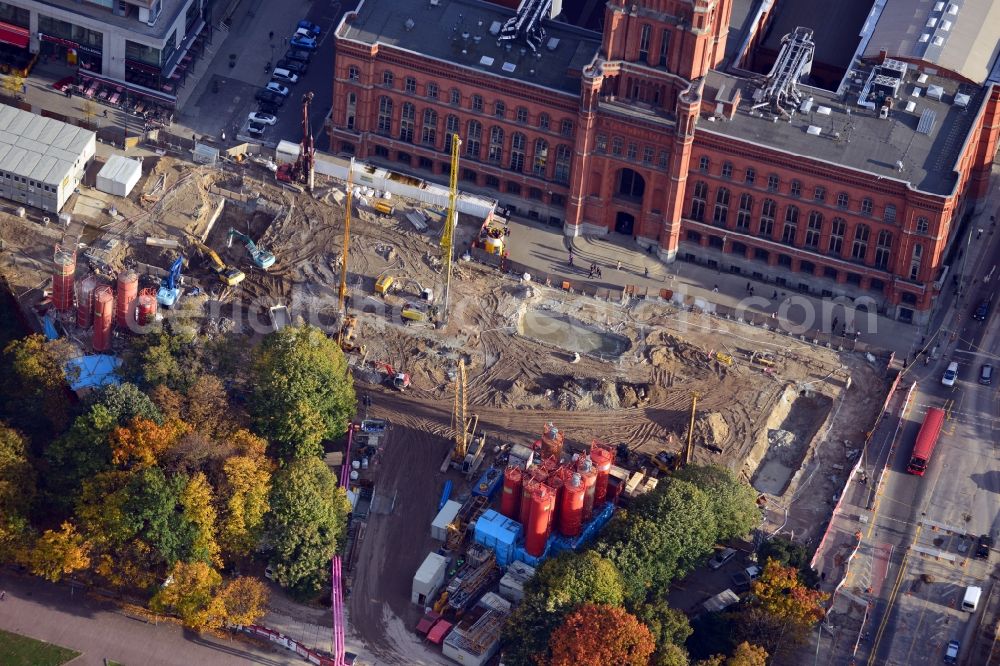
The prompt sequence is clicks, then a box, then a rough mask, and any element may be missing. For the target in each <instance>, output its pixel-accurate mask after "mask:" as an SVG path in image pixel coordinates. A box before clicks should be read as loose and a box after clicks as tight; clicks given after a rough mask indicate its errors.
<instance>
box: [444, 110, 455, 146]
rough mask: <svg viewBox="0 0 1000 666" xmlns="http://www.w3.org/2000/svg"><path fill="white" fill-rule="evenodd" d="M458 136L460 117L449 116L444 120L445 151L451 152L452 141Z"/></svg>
mask: <svg viewBox="0 0 1000 666" xmlns="http://www.w3.org/2000/svg"><path fill="white" fill-rule="evenodd" d="M456 134H458V116H448V117H447V118H445V119H444V151H445V152H446V153H450V152H451V140H452V138H453V137H454V136H455V135H456Z"/></svg>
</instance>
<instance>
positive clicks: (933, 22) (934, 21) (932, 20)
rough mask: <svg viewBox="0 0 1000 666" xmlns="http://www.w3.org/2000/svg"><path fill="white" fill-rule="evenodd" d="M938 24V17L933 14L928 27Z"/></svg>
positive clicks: (928, 21) (928, 20)
mask: <svg viewBox="0 0 1000 666" xmlns="http://www.w3.org/2000/svg"><path fill="white" fill-rule="evenodd" d="M936 25H937V19H936V18H934V17H933V16H932V17H931V18H929V19H927V27H928V28H933V27H934V26H936Z"/></svg>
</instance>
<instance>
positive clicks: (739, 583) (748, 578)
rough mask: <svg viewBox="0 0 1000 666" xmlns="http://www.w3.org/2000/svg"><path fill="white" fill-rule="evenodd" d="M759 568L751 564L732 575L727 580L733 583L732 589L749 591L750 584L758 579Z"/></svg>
mask: <svg viewBox="0 0 1000 666" xmlns="http://www.w3.org/2000/svg"><path fill="white" fill-rule="evenodd" d="M760 574H761V568H760V567H759V566H757V565H756V564H751V565H750V566H748V567H747V568H746V569H744V570H743V571H739V572H737V573H734V574H733V575H732V576H730V577H729V579H730V580H731V581H732V582H733V587H735V588H736V589H737V590H746V589H749V587H750V583H752V582H754V581H755V580H757V579H758V578H760Z"/></svg>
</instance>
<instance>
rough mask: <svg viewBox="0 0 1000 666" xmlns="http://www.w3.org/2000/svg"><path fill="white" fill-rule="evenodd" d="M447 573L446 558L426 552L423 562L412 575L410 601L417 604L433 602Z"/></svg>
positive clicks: (425, 604) (424, 604)
mask: <svg viewBox="0 0 1000 666" xmlns="http://www.w3.org/2000/svg"><path fill="white" fill-rule="evenodd" d="M447 574H448V558H447V557H445V556H444V555H438V554H437V553H427V557H426V558H424V562H423V564H421V565H420V568H419V569H417V573H416V574H415V575H414V576H413V588H412V591H411V592H410V601H411V602H413V603H415V604H417V605H418V606H427V605H429V604H431V603H433V601H434V599H435V597H437V594H438V592H439V591H440V590H441V586H442V585H443V584H444V580H445V577H446V576H447Z"/></svg>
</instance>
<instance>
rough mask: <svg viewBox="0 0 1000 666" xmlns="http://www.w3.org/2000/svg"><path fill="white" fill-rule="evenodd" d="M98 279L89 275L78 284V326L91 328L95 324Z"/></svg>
mask: <svg viewBox="0 0 1000 666" xmlns="http://www.w3.org/2000/svg"><path fill="white" fill-rule="evenodd" d="M96 288H97V278H96V277H94V276H93V275H88V276H87V277H85V278H83V279H82V280H80V281H79V282H77V283H76V325H77V326H79V327H80V328H89V327H90V325H91V324H93V323H94V289H96Z"/></svg>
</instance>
